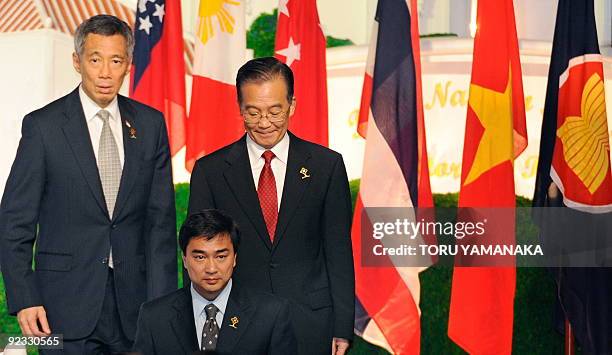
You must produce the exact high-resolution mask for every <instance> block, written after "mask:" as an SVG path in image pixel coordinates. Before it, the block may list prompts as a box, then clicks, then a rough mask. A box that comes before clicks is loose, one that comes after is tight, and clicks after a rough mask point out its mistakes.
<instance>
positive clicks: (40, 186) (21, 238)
mask: <svg viewBox="0 0 612 355" xmlns="http://www.w3.org/2000/svg"><path fill="white" fill-rule="evenodd" d="M45 174H46V171H45V153H44V144H43V139H42V132H41V130H40V128H39V127H38V126H37V124H36V122H35V121H34V118H33V117H31V116H29V115H28V116H26V117H25V118H24V119H23V123H22V127H21V140H20V141H19V147H18V149H17V156H16V157H15V161H14V162H13V166H12V168H11V172H10V175H9V178H8V180H7V182H6V187H5V190H4V195H3V197H2V202H1V204H0V252H1V257H0V261H1V267H2V276H3V277H4V283H5V285H6V298H7V304H8V311H9V313H10V314H12V315H15V314H17V312H19V311H20V310H22V309H24V308H28V307H33V306H40V305H42V299H41V297H40V294H39V292H38V287H37V284H36V277H35V275H34V272H33V271H32V255H33V250H32V248H33V246H34V241H35V240H36V225H37V223H38V214H39V208H40V203H41V199H42V196H43V193H44V188H45V179H46V176H45Z"/></svg>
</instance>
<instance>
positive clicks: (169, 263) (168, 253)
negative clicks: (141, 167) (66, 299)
mask: <svg viewBox="0 0 612 355" xmlns="http://www.w3.org/2000/svg"><path fill="white" fill-rule="evenodd" d="M161 122H162V123H161V127H160V129H159V136H158V140H157V152H156V153H155V168H154V172H153V174H154V175H153V179H152V183H151V191H150V196H149V201H148V205H147V217H146V226H147V228H145V233H146V234H145V236H146V237H147V241H148V245H147V250H146V257H147V298H148V299H149V300H152V299H155V298H157V297H160V296H163V295H165V294H167V293H169V292H172V291H174V290H176V289H177V287H178V272H177V259H176V250H177V242H176V209H175V205H174V185H173V183H172V165H171V160H170V148H169V146H168V134H167V133H166V125H165V123H164V119H163V116H162V117H161Z"/></svg>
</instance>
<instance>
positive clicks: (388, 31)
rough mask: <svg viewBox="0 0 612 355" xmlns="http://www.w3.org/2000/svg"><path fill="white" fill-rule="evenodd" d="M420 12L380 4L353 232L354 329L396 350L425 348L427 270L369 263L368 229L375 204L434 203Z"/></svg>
mask: <svg viewBox="0 0 612 355" xmlns="http://www.w3.org/2000/svg"><path fill="white" fill-rule="evenodd" d="M416 9H417V6H416V0H411V1H410V10H409V8H408V4H407V2H406V1H405V0H380V1H379V2H378V7H377V10H376V21H375V22H374V29H373V31H372V40H371V42H370V52H369V55H368V63H367V67H366V75H365V81H364V86H363V94H362V101H361V110H360V122H359V127H358V132H359V133H360V134H361V135H362V136H364V138H365V139H366V148H365V157H364V166H363V174H362V178H361V185H360V189H359V196H358V198H357V203H356V206H355V214H354V217H353V229H352V240H353V251H354V253H355V258H354V260H355V278H356V282H355V288H356V294H357V302H356V320H355V332H356V333H357V334H358V335H360V336H362V337H363V338H364V339H365V340H367V341H370V342H372V343H374V344H377V345H380V346H383V347H385V348H386V349H388V350H389V351H391V352H393V353H395V354H418V353H419V352H420V337H421V330H420V329H421V328H420V318H419V314H420V311H419V307H418V305H419V295H420V285H419V276H418V273H419V271H421V270H423V269H424V268H423V267H400V266H396V265H395V266H394V265H393V264H390V265H391V266H378V267H364V264H363V259H362V255H363V254H362V250H365V248H366V246H365V245H362V233H364V234H365V235H367V234H368V231H371V230H372V223H373V222H374V221H373V220H372V218H373V216H370V215H369V214H368V210H367V208H369V207H431V206H433V201H432V195H431V188H430V185H429V171H428V167H427V150H426V142H425V128H424V120H423V107H422V95H421V73H420V49H419V31H418V22H417V16H416ZM370 235H371V234H370ZM392 262H393V261H390V263H392ZM423 266H425V265H423Z"/></svg>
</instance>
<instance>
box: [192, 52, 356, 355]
mask: <svg viewBox="0 0 612 355" xmlns="http://www.w3.org/2000/svg"><path fill="white" fill-rule="evenodd" d="M236 88H237V93H238V103H239V105H240V111H241V113H242V115H243V117H244V126H245V130H246V132H247V134H245V135H244V136H243V137H242V138H241V139H240V140H238V141H236V142H235V143H232V144H230V145H228V146H226V147H224V148H221V149H220V150H218V151H216V152H213V153H211V154H209V155H207V156H205V157H203V158H201V159H199V160H198V161H197V163H196V165H195V168H194V170H193V174H192V175H191V193H190V198H189V211H190V212H195V211H199V210H201V209H204V208H218V209H220V210H222V211H225V212H226V213H228V214H229V215H231V216H232V218H234V220H236V222H237V223H238V225H239V226H240V228H241V231H242V233H243V234H242V235H243V238H242V243H243V246H242V247H241V252H240V253H239V254H238V262H237V267H236V271H235V273H234V279H235V280H236V282H237V283H240V284H241V285H244V286H248V287H251V288H256V289H261V290H263V291H266V292H270V293H273V294H275V295H279V296H281V297H283V298H286V299H288V300H289V301H290V302H291V322H292V325H293V328H294V330H295V333H296V336H297V339H298V353H299V354H305V355H306V354H308V355H312V354H323V355H328V354H330V353H332V354H335V355H342V354H344V353H345V352H346V350H347V348H348V346H349V341H350V339H351V338H352V334H353V323H354V318H353V317H354V310H355V308H354V307H355V298H354V292H355V290H354V288H355V286H354V285H355V282H354V277H355V276H354V271H353V257H352V251H351V239H350V226H351V217H352V216H351V200H350V193H349V187H348V179H347V176H346V170H345V168H344V162H343V160H342V156H341V155H340V154H338V153H336V152H334V151H332V150H330V149H327V148H325V147H322V146H319V145H316V144H313V143H310V142H307V141H304V140H302V139H300V138H298V137H296V136H295V135H293V134H291V133H290V132H288V131H287V128H288V125H289V120H290V118H291V116H293V113H294V111H295V109H296V99H295V98H294V97H293V73H292V72H291V69H290V68H289V67H288V66H287V65H286V64H284V63H282V62H280V61H278V60H277V59H275V58H258V59H253V60H251V61H249V62H247V63H246V64H245V65H243V66H242V68H240V70H239V71H238V75H237V78H236ZM223 119H229V117H221V118H220V122H219V124H220V125H222V124H223V122H222V121H223Z"/></svg>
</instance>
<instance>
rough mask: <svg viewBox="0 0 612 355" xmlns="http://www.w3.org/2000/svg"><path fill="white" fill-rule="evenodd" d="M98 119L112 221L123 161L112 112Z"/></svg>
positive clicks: (100, 114) (100, 113)
mask: <svg viewBox="0 0 612 355" xmlns="http://www.w3.org/2000/svg"><path fill="white" fill-rule="evenodd" d="M98 117H100V119H101V120H102V123H103V125H102V134H100V146H99V147H98V171H99V173H100V181H101V182H102V191H103V192H104V200H105V201H106V208H107V209H108V214H109V217H110V218H111V219H112V217H113V211H114V210H115V202H116V201H117V193H119V184H120V183H121V160H120V159H119V148H117V142H115V137H113V132H112V131H111V128H110V124H109V122H108V120H109V118H110V112H108V111H107V110H100V111H98ZM108 266H109V267H111V268H112V267H113V253H112V250H111V251H110V252H109V261H108Z"/></svg>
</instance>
